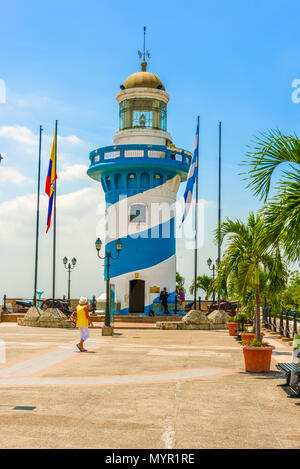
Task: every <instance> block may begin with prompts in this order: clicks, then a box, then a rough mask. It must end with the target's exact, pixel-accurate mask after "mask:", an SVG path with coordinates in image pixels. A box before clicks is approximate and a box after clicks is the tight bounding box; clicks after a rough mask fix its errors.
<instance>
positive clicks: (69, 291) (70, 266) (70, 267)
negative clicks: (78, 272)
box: [63, 257, 77, 303]
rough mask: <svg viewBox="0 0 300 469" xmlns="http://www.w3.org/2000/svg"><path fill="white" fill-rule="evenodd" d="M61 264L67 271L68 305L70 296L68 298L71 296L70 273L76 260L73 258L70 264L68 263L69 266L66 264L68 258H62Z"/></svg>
mask: <svg viewBox="0 0 300 469" xmlns="http://www.w3.org/2000/svg"><path fill="white" fill-rule="evenodd" d="M63 263H64V266H65V269H67V271H68V302H69V303H70V299H71V296H70V295H71V271H72V270H74V269H75V265H76V263H77V259H76V258H75V257H73V259H72V260H71V262H69V264H68V258H67V257H64V258H63ZM71 263H72V264H71Z"/></svg>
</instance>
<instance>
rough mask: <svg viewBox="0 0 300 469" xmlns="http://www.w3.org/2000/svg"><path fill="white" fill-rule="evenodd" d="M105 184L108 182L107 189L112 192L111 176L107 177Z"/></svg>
mask: <svg viewBox="0 0 300 469" xmlns="http://www.w3.org/2000/svg"><path fill="white" fill-rule="evenodd" d="M105 182H106V187H107V189H108V190H109V191H110V190H111V179H110V176H106V178H105Z"/></svg>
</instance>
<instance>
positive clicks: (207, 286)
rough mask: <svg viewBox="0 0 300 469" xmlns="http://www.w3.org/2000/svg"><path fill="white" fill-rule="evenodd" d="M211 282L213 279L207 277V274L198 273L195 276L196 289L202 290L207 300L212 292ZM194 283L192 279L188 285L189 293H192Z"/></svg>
mask: <svg viewBox="0 0 300 469" xmlns="http://www.w3.org/2000/svg"><path fill="white" fill-rule="evenodd" d="M212 283H213V279H212V278H211V277H209V276H208V275H199V276H198V277H197V290H198V289H200V290H203V291H204V292H205V299H206V300H207V299H208V297H209V295H210V294H211V293H212V292H213V289H212ZM194 284H195V282H194V281H193V282H192V284H191V286H190V293H191V294H193V293H194Z"/></svg>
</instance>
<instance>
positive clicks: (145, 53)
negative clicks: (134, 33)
mask: <svg viewBox="0 0 300 469" xmlns="http://www.w3.org/2000/svg"><path fill="white" fill-rule="evenodd" d="M138 55H139V58H140V59H143V60H142V71H143V72H145V71H146V69H147V62H146V57H147V58H148V59H150V53H149V51H148V50H147V51H146V26H144V50H143V52H141V51H140V50H139V51H138Z"/></svg>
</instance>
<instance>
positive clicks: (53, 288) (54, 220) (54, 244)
mask: <svg viewBox="0 0 300 469" xmlns="http://www.w3.org/2000/svg"><path fill="white" fill-rule="evenodd" d="M54 167H55V173H54V174H56V168H57V121H55V165H54ZM56 183H57V180H56V179H55V180H54V187H53V189H54V200H53V205H54V207H53V278H52V298H53V300H55V261H56Z"/></svg>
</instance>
